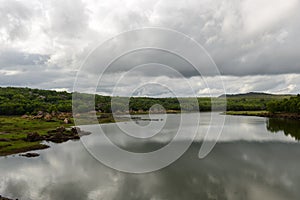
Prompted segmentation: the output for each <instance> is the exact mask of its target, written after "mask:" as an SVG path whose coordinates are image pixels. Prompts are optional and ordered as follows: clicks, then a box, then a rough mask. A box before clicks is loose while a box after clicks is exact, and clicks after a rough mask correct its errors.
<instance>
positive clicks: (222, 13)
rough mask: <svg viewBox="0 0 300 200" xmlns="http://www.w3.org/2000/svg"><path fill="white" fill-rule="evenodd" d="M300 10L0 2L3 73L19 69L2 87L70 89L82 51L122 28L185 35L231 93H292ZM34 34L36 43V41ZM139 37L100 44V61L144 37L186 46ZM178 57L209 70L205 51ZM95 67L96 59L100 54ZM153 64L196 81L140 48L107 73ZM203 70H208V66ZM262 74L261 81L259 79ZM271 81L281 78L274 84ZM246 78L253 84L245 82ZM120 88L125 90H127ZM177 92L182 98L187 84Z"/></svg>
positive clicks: (237, 4) (241, 4)
mask: <svg viewBox="0 0 300 200" xmlns="http://www.w3.org/2000/svg"><path fill="white" fill-rule="evenodd" d="M0 1H1V0H0ZM299 8H300V3H299V2H298V1H297V0H290V1H277V0H275V1H271V0H270V1H269V0H263V2H261V1H259V0H253V1H249V0H242V1H239V0H234V1H229V0H222V1H215V2H211V1H207V0H200V1H198V0H192V1H188V2H181V1H171V0H168V1H151V2H150V1H146V2H143V3H142V2H141V1H135V2H122V1H118V0H115V1H111V2H110V1H107V2H93V1H81V0H76V1H71V0H68V1H64V2H62V1H42V2H39V1H31V2H30V3H29V2H25V1H14V0H12V1H4V0H2V1H1V4H0V31H2V32H1V33H4V34H2V36H0V45H1V51H0V52H1V54H0V70H8V69H9V70H18V71H21V73H19V74H15V75H9V76H8V75H7V73H5V71H4V72H3V71H2V72H1V71H0V84H1V85H10V84H14V85H28V84H29V85H30V84H32V85H33V84H34V85H35V86H36V87H43V88H62V87H63V88H69V89H71V88H72V85H73V82H74V78H75V74H74V69H75V68H79V66H80V63H81V62H82V61H83V60H84V58H85V56H86V55H87V52H89V51H90V50H92V49H93V48H94V47H95V46H96V45H97V43H98V42H99V41H104V40H105V39H107V38H109V37H111V36H114V35H115V34H117V33H119V32H122V31H127V30H132V29H135V28H141V27H149V26H150V27H153V26H154V27H161V28H170V29H174V30H176V31H180V32H183V33H184V34H187V35H188V36H189V37H191V38H193V39H195V40H196V41H198V42H199V43H200V44H201V45H203V47H204V48H205V49H206V50H207V51H208V53H209V54H210V55H211V57H212V58H213V60H214V61H215V62H216V64H217V66H218V68H219V70H220V72H221V74H222V75H223V76H224V77H227V78H228V79H229V78H230V79H233V80H231V81H227V82H226V84H227V85H226V87H227V88H230V91H233V92H241V91H249V90H265V91H271V92H276V91H290V92H292V93H295V92H296V91H297V89H298V88H297V87H298V86H299V82H298V81H297V79H295V78H291V77H293V76H294V75H293V74H296V75H295V76H298V75H297V74H300V66H299V63H300V56H299V52H300V47H299V44H300V39H299V34H300V23H299V21H300V14H299V13H298V11H299ZM264 13H271V14H270V15H264ZM37 36H38V37H39V38H38V40H37V41H35V37H37ZM144 36H145V37H144V38H143V37H140V38H139V37H135V35H132V36H131V37H127V38H126V40H124V41H122V42H120V43H118V45H116V46H115V47H114V48H115V49H113V48H110V47H101V48H102V49H103V51H102V53H105V55H104V59H106V57H108V56H109V55H111V54H113V53H114V52H117V51H118V50H119V49H122V48H126V47H130V46H132V45H134V44H136V43H139V42H140V41H143V40H148V41H151V42H153V43H157V44H161V45H162V46H164V47H168V46H169V47H173V48H174V47H176V46H177V47H179V48H180V47H181V45H183V43H180V42H179V41H178V40H177V39H176V37H175V38H173V37H166V35H159V34H148V35H144ZM11 49H13V50H14V49H18V51H15V50H14V51H12V50H11ZM182 52H185V53H186V54H188V55H190V56H191V57H192V56H194V57H195V58H197V61H198V64H199V65H201V66H207V60H205V59H203V58H204V57H201V56H203V55H204V54H202V55H199V53H198V52H196V53H195V49H193V48H185V49H184V48H183V49H182ZM106 55H107V56H106ZM102 56H103V54H102ZM203 60H204V62H203V63H202V61H203ZM94 62H95V63H97V62H98V60H97V57H96V58H95V59H94ZM153 62H156V63H160V64H165V65H169V66H171V67H173V68H174V69H175V70H176V71H178V72H180V73H181V74H182V75H183V76H184V77H185V78H187V79H190V80H193V77H196V76H199V73H198V71H196V70H194V69H193V67H191V66H190V64H189V63H187V62H185V61H184V60H182V59H180V58H178V57H176V56H173V55H171V54H167V53H162V52H161V51H140V52H134V53H131V54H128V55H125V56H123V57H121V58H120V59H118V60H116V62H114V63H113V64H112V66H111V67H110V69H109V70H108V71H107V72H108V73H109V75H108V76H110V77H117V76H119V75H120V74H122V73H123V72H126V71H128V70H129V69H131V68H132V67H134V66H135V65H140V64H145V63H153ZM98 67H103V66H98ZM202 70H209V67H207V68H205V67H204V68H203V69H202ZM206 74H208V73H206ZM286 74H290V75H291V76H289V75H286ZM260 75H265V77H264V78H261V77H260ZM277 75H278V76H277ZM136 76H140V80H148V79H154V78H155V77H161V76H166V79H167V80H168V81H173V80H177V81H178V83H179V82H180V81H179V80H178V78H179V76H177V75H176V74H173V73H169V72H168V71H166V70H164V69H157V70H152V69H151V68H149V69H145V70H140V71H137V74H136ZM238 77H240V78H238ZM274 77H276V78H278V79H280V80H272V79H273V78H274ZM287 77H288V78H291V80H290V81H289V80H288V78H287ZM43 79H44V81H43ZM86 79H87V81H86V83H84V85H83V84H82V86H84V87H86V88H89V84H90V83H91V80H93V79H91V78H90V75H87V77H86ZM212 79H213V77H212ZM245 79H249V81H250V82H247V81H244V80H245ZM115 80H117V79H116V78H115V79H111V80H107V81H106V85H104V86H103V87H102V88H100V90H102V91H105V93H109V91H110V90H111V87H112V86H111V85H113V84H112V82H113V81H115ZM131 83H132V84H134V82H131ZM273 84H274V85H273ZM249 85H251V86H249ZM295 86H296V87H295ZM122 87H124V88H123V89H124V90H126V89H125V88H127V87H128V85H126V84H125V85H122ZM194 87H195V88H196V90H199V91H203V90H205V88H203V87H202V88H200V87H198V86H197V84H196V83H195V84H194ZM293 88H294V89H293ZM212 89H213V88H212ZM217 90H219V88H218V87H216V91H217ZM181 91H182V94H186V93H185V90H184V87H183V88H181ZM158 93H163V92H162V91H159V92H158Z"/></svg>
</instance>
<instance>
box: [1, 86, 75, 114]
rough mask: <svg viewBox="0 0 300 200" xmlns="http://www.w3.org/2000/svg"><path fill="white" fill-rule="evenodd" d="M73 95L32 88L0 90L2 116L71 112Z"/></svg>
mask: <svg viewBox="0 0 300 200" xmlns="http://www.w3.org/2000/svg"><path fill="white" fill-rule="evenodd" d="M71 110H72V94H70V93H67V92H56V91H51V90H39V89H31V88H13V87H7V88H0V115H23V114H36V113H37V112H38V111H45V112H49V113H51V112H70V111H71Z"/></svg>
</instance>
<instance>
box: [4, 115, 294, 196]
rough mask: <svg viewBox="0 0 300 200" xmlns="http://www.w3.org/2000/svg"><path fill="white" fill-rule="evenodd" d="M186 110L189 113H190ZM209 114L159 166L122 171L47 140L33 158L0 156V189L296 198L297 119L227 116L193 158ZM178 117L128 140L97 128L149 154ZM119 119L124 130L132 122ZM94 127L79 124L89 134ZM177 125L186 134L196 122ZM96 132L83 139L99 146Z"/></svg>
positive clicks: (78, 147) (76, 144)
mask: <svg viewBox="0 0 300 200" xmlns="http://www.w3.org/2000/svg"><path fill="white" fill-rule="evenodd" d="M186 115H187V117H191V118H193V115H194V114H186ZM210 115H211V114H210V113H204V114H202V116H201V122H200V130H199V135H198V136H197V138H196V139H195V142H194V143H193V144H192V146H191V147H190V148H189V149H188V151H187V152H186V153H185V154H184V155H183V156H182V157H181V158H180V159H178V160H177V161H176V162H174V163H173V164H171V165H170V166H168V167H166V168H164V169H162V170H159V171H156V172H152V173H147V174H140V175H137V174H128V173H122V172H118V171H116V170H113V169H110V168H108V167H106V166H104V165H102V164H101V163H99V162H98V161H97V160H95V159H94V158H93V157H92V156H91V155H90V154H89V153H88V152H87V151H86V150H85V148H84V147H83V145H82V143H81V142H80V141H68V142H66V143H62V144H53V143H50V145H51V148H49V149H46V150H41V151H37V152H38V153H40V154H41V155H40V157H37V158H30V159H28V158H24V157H19V156H18V155H15V156H9V157H2V158H0V194H1V195H3V196H8V197H12V198H19V199H22V200H23V199H24V200H27V199H28V200H29V199H30V200H31V199H33V200H35V199H42V200H44V199H45V200H47V199H54V200H60V199H73V200H85V199H128V200H134V199H137V200H143V199H147V200H148V199H151V200H156V199H157V200H159V199H172V200H174V199H175V200H176V199H188V200H192V199H238V200H240V199H246V200H247V199H249V200H250V199H255V200H256V199H264V200H269V199H270V200H271V199H272V200H276V199H295V200H298V199H300V190H299V188H300V144H299V143H298V140H299V138H300V123H299V121H290V120H280V119H266V118H258V117H244V116H243V117H242V116H227V117H226V122H225V125H224V129H223V133H222V135H221V138H220V140H219V142H218V143H217V145H216V146H215V148H214V149H213V151H212V152H211V153H210V154H209V155H208V156H207V157H206V158H204V159H199V158H198V156H197V155H198V151H199V149H200V146H201V143H202V139H203V137H204V133H205V131H206V130H207V129H208V127H209V120H210ZM213 115H218V114H217V113H213ZM156 117H157V118H159V117H160V116H159V115H157V116H156ZM179 117H180V115H168V121H167V123H166V125H165V128H164V129H163V130H162V131H161V133H160V134H158V135H156V136H154V137H153V138H151V140H146V139H145V140H139V141H132V140H130V141H129V139H128V138H127V137H129V136H126V135H124V134H122V133H121V132H120V130H119V129H118V127H117V126H116V124H103V125H101V126H102V128H103V129H104V130H105V131H106V133H109V134H108V136H109V137H110V139H111V140H112V141H113V142H114V143H115V144H117V145H119V146H120V147H121V148H124V149H128V150H130V151H134V152H148V151H152V150H155V149H159V148H161V147H162V146H164V145H165V144H166V143H168V142H169V141H170V140H171V139H172V138H173V136H174V134H176V130H177V128H178V123H175V122H176V120H178V118H179ZM220 118H221V116H220ZM220 122H221V120H216V121H214V122H213V124H212V127H217V126H221V124H220ZM122 123H124V124H123V125H125V126H127V127H128V128H129V129H130V127H131V126H132V125H133V124H132V123H130V122H122ZM139 123H141V125H143V123H147V122H139ZM157 123H163V122H161V121H160V122H157ZM95 126H97V125H90V126H85V127H84V129H85V130H90V131H93V130H95ZM184 128H185V129H186V132H187V133H186V134H189V130H190V131H192V130H194V129H195V128H196V127H192V126H188V125H187V126H186V127H184ZM133 131H135V130H133ZM96 134H97V133H94V134H91V135H89V136H85V137H84V138H83V140H84V141H85V142H87V143H90V144H94V145H95V146H97V145H101V141H98V140H95V135H96ZM141 134H143V133H141ZM182 140H184V138H182ZM179 142H180V141H179Z"/></svg>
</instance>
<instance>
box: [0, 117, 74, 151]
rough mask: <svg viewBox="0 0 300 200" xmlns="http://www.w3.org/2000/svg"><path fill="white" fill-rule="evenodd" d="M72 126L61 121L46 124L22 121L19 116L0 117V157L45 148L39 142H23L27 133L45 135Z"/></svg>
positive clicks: (39, 121) (37, 120)
mask: <svg viewBox="0 0 300 200" xmlns="http://www.w3.org/2000/svg"><path fill="white" fill-rule="evenodd" d="M72 125H73V124H64V123H63V121H62V120H54V121H51V122H47V121H45V120H41V119H22V118H21V117H19V116H0V156H3V155H9V154H14V153H20V152H24V151H29V150H36V149H43V148H46V147H47V146H46V145H43V144H40V142H26V141H24V139H25V138H26V137H27V133H30V132H37V133H39V134H40V135H45V134H47V131H49V130H53V129H55V128H57V127H59V126H64V127H70V126H72Z"/></svg>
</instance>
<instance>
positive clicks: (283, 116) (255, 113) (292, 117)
mask: <svg viewBox="0 0 300 200" xmlns="http://www.w3.org/2000/svg"><path fill="white" fill-rule="evenodd" d="M224 114H226V115H236V116H256V117H268V118H279V119H290V120H300V114H296V113H270V112H268V111H227V112H225V113H224Z"/></svg>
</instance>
